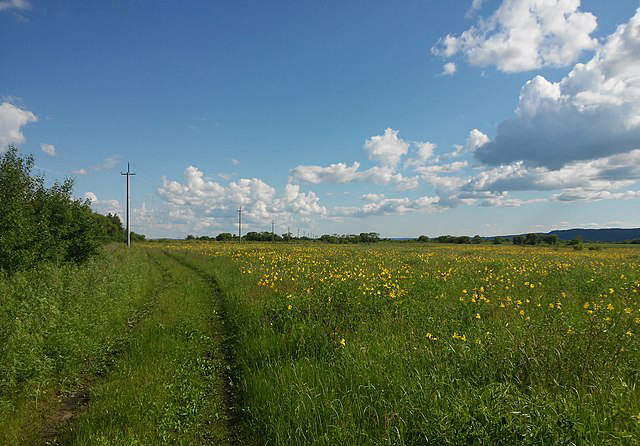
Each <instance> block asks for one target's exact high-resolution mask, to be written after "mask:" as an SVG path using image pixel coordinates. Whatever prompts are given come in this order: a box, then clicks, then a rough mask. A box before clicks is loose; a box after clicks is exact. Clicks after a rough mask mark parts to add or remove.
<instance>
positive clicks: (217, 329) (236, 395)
mask: <svg viewBox="0 0 640 446" xmlns="http://www.w3.org/2000/svg"><path fill="white" fill-rule="evenodd" d="M163 252H164V254H166V255H167V256H168V257H170V258H172V259H173V260H174V261H176V262H177V263H179V264H180V265H182V266H184V267H185V268H188V269H190V270H191V271H193V272H194V273H195V274H197V275H198V276H199V277H200V278H202V279H204V280H205V281H206V282H207V283H208V284H209V286H210V289H211V301H212V304H213V308H214V309H213V314H212V316H211V324H212V328H213V331H214V333H215V334H217V335H218V341H219V344H218V346H219V350H220V354H221V358H222V360H223V364H222V367H221V368H220V375H221V378H222V383H223V386H222V389H221V392H222V394H221V395H220V397H221V398H222V401H223V402H224V409H225V412H226V425H227V431H228V432H229V441H230V445H232V446H239V445H243V444H249V443H251V442H250V440H249V439H248V438H247V437H246V435H245V431H244V429H243V427H244V425H245V412H244V410H243V409H244V393H243V391H242V386H241V385H240V376H241V373H240V368H239V366H238V363H237V361H236V360H235V356H234V351H235V343H236V339H237V335H236V333H237V327H235V325H234V324H233V322H232V321H231V319H230V318H229V313H228V308H227V305H226V301H225V299H224V294H223V291H222V289H221V287H220V284H219V282H218V280H217V278H216V277H215V276H214V275H212V274H210V273H209V272H207V271H204V270H203V269H201V268H199V267H198V266H195V265H193V264H191V263H189V262H188V261H187V260H186V259H185V258H183V257H181V256H179V255H176V254H174V253H171V252H167V251H163Z"/></svg>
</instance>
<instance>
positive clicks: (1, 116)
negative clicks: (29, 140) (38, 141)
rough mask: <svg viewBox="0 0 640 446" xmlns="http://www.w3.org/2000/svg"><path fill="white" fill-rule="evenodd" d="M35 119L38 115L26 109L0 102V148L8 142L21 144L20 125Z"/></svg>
mask: <svg viewBox="0 0 640 446" xmlns="http://www.w3.org/2000/svg"><path fill="white" fill-rule="evenodd" d="M37 120H38V117H37V116H36V115H34V114H33V113H31V112H30V111H28V110H24V109H22V108H20V107H16V106H15V105H13V104H11V103H9V102H3V103H2V104H0V150H1V149H2V148H6V147H7V146H8V145H10V144H22V143H23V142H24V141H25V139H24V135H23V134H22V127H24V126H25V125H27V124H28V123H30V122H36V121H37Z"/></svg>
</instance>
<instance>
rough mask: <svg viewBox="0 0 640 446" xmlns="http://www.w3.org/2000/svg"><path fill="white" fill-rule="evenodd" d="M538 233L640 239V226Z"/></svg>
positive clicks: (593, 238) (598, 239) (564, 237)
mask: <svg viewBox="0 0 640 446" xmlns="http://www.w3.org/2000/svg"><path fill="white" fill-rule="evenodd" d="M538 234H542V235H546V234H555V235H557V236H558V238H559V239H560V240H573V239H574V238H576V237H577V236H578V235H579V236H580V237H582V240H584V241H585V242H623V241H625V240H634V239H640V228H635V229H621V228H607V229H561V230H559V231H551V232H544V233H542V232H539V233H538ZM517 235H526V234H517ZM512 237H514V235H509V236H506V238H512Z"/></svg>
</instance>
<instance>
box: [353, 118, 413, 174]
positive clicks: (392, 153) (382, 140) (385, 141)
mask: <svg viewBox="0 0 640 446" xmlns="http://www.w3.org/2000/svg"><path fill="white" fill-rule="evenodd" d="M364 150H365V152H367V154H368V155H369V159H375V160H378V161H380V162H381V163H382V164H383V165H384V166H386V167H390V168H395V166H396V165H397V164H398V162H399V161H400V158H402V156H404V155H406V154H407V151H408V150H409V143H407V142H406V141H404V140H403V139H400V138H398V131H397V130H393V129H390V128H387V129H386V130H385V131H384V135H376V136H372V137H371V138H369V139H368V140H367V141H365V143H364Z"/></svg>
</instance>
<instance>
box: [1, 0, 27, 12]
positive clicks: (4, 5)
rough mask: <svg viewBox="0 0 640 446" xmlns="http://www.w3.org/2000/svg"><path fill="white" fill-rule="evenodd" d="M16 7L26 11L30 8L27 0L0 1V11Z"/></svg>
mask: <svg viewBox="0 0 640 446" xmlns="http://www.w3.org/2000/svg"><path fill="white" fill-rule="evenodd" d="M9 9H17V10H19V11H26V10H28V9H31V4H30V3H29V2H28V1H27V0H5V1H0V11H4V10H9Z"/></svg>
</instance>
